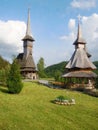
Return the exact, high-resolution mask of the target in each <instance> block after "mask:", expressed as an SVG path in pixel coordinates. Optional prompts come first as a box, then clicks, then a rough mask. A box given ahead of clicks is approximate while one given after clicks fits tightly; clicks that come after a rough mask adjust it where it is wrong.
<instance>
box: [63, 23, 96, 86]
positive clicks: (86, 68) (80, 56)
mask: <svg viewBox="0 0 98 130" xmlns="http://www.w3.org/2000/svg"><path fill="white" fill-rule="evenodd" d="M73 45H74V46H75V51H74V53H73V55H72V57H71V59H70V60H69V62H68V64H67V65H66V67H65V70H66V71H65V73H64V74H63V75H62V77H64V78H67V79H69V82H70V79H72V78H76V79H82V82H83V81H84V79H86V80H88V82H89V81H90V83H91V82H92V84H93V79H94V78H96V77H97V75H96V74H95V73H94V72H93V70H95V69H96V66H95V65H94V64H93V63H92V62H91V61H90V57H91V55H90V54H89V53H88V52H87V49H86V41H85V40H84V39H83V37H82V31H81V27H80V23H78V33H77V38H76V40H75V42H74V43H73ZM82 86H83V85H82ZM78 87H79V86H78Z"/></svg>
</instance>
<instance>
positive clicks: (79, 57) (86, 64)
mask: <svg viewBox="0 0 98 130" xmlns="http://www.w3.org/2000/svg"><path fill="white" fill-rule="evenodd" d="M66 68H68V69H73V68H81V69H88V68H89V69H96V66H95V65H94V64H93V63H92V62H91V61H90V59H89V58H88V56H87V54H86V52H85V50H84V49H83V48H78V49H76V50H75V52H74V53H73V55H72V57H71V59H70V61H69V62H68V64H67V65H66Z"/></svg>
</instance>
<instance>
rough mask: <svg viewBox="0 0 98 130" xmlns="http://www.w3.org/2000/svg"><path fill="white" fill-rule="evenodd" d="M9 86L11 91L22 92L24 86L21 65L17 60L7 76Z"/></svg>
mask: <svg viewBox="0 0 98 130" xmlns="http://www.w3.org/2000/svg"><path fill="white" fill-rule="evenodd" d="M7 87H8V90H9V93H13V94H16V93H20V92H21V90H22V88H23V83H22V78H21V74H20V67H19V64H18V63H17V60H14V61H13V63H12V65H11V68H10V71H9V74H8V78H7Z"/></svg>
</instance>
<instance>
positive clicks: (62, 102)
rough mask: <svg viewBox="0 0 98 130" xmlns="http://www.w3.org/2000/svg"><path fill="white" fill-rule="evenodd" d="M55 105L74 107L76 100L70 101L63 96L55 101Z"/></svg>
mask: <svg viewBox="0 0 98 130" xmlns="http://www.w3.org/2000/svg"><path fill="white" fill-rule="evenodd" d="M54 103H55V104H59V105H74V104H76V103H75V99H68V98H65V97H63V96H59V97H57V98H56V99H55V100H54Z"/></svg>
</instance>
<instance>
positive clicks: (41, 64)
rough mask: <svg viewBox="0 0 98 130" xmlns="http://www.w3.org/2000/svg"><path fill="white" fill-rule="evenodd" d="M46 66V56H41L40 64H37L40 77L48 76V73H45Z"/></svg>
mask: <svg viewBox="0 0 98 130" xmlns="http://www.w3.org/2000/svg"><path fill="white" fill-rule="evenodd" d="M44 66H45V63H44V58H42V57H41V58H40V59H39V61H38V64H37V69H38V75H39V77H40V78H45V77H46V74H45V71H44Z"/></svg>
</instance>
